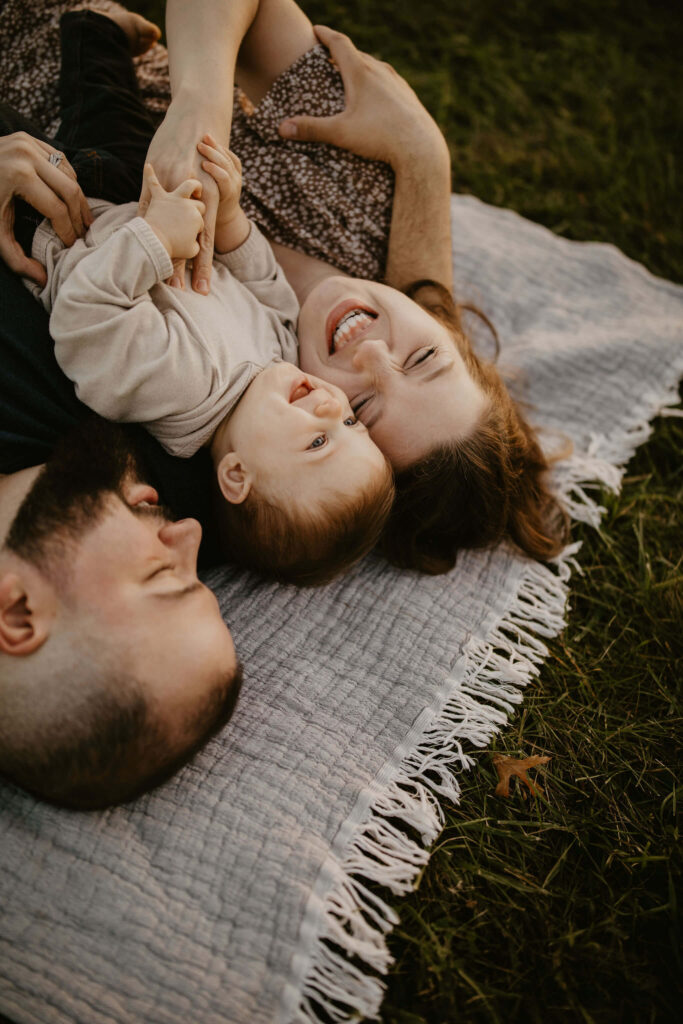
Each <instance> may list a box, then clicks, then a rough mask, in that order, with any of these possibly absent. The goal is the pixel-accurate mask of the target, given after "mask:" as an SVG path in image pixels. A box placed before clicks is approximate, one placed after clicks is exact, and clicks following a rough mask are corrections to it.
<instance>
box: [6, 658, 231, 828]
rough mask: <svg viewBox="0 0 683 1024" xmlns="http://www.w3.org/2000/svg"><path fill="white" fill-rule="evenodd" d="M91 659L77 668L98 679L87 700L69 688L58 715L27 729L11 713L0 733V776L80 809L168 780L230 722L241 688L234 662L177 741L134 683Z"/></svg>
mask: <svg viewBox="0 0 683 1024" xmlns="http://www.w3.org/2000/svg"><path fill="white" fill-rule="evenodd" d="M90 661H91V659H90V657H86V658H85V659H84V662H83V663H82V670H83V671H84V672H85V673H88V672H90V673H92V672H95V673H97V674H98V676H99V678H98V679H97V681H96V685H94V686H93V685H90V686H89V687H88V692H87V694H86V695H85V696H82V695H81V694H79V693H78V691H75V690H74V687H71V689H70V691H69V693H68V695H67V699H66V700H65V701H63V702H60V708H59V714H57V715H50V716H46V715H38V716H35V715H34V716H33V717H32V718H31V721H30V724H29V725H28V726H27V724H26V716H22V715H18V716H17V720H16V721H14V722H13V721H12V718H13V717H14V716H13V715H12V710H11V708H10V709H9V715H8V716H5V721H4V722H3V724H2V727H0V735H1V740H0V772H2V774H3V775H4V776H5V777H6V778H8V779H10V780H11V781H12V782H14V783H16V784H17V785H18V786H21V787H22V788H23V789H26V790H28V791H29V792H31V793H33V794H35V795H36V796H38V797H40V798H41V799H43V800H48V801H50V802H52V803H56V804H58V805H59V806H62V807H70V808H73V809H77V810H93V809H97V808H104V807H108V806H111V805H112V804H120V803H125V802H127V801H128V800H132V799H134V798H135V797H137V796H139V795H140V794H142V793H144V792H146V791H147V790H149V789H152V788H154V787H155V786H158V785H159V784H160V783H162V782H164V781H165V780H166V779H168V778H169V777H170V776H171V775H173V773H174V772H176V771H177V770H178V769H179V768H181V767H182V766H183V765H184V764H186V763H187V762H188V761H189V760H190V759H191V758H192V757H193V756H194V754H195V753H196V752H197V751H198V750H199V748H200V747H202V746H203V745H204V744H205V743H206V742H207V741H208V740H209V739H210V738H211V737H212V736H214V735H215V734H216V733H217V732H219V731H220V730H221V729H222V728H223V726H224V725H225V724H226V723H227V722H228V720H229V719H230V717H231V715H232V713H233V710H234V708H235V705H236V703H237V698H238V696H239V692H240V687H241V684H242V668H241V665H240V664H239V663H238V665H237V667H236V668H234V669H233V668H232V667H231V668H230V671H229V672H226V673H225V675H224V676H223V677H222V678H219V679H217V680H216V684H215V686H214V687H213V689H212V690H211V691H210V693H209V694H208V696H207V697H206V698H205V700H204V701H203V703H202V704H201V706H200V707H198V708H197V710H196V712H195V714H194V715H193V717H192V719H191V720H189V721H187V722H185V723H184V725H183V730H182V739H181V740H180V742H179V741H178V738H177V735H176V738H175V739H173V740H172V739H171V735H170V731H169V728H168V727H167V724H166V723H165V721H164V718H163V715H162V714H161V713H160V709H158V708H155V707H153V706H151V705H150V703H149V702H148V701H146V700H145V698H144V697H143V695H142V690H141V687H140V686H139V685H138V684H137V682H136V681H135V680H134V679H132V678H128V677H125V676H122V675H118V676H117V675H116V674H110V673H108V672H106V669H105V672H103V670H102V664H101V652H100V655H99V657H98V664H97V665H94V666H93V665H92V664H91V663H90ZM105 673H106V675H105ZM90 681H91V684H92V677H91V680H90ZM8 719H9V720H8ZM36 719H37V720H36Z"/></svg>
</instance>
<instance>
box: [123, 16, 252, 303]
mask: <svg viewBox="0 0 683 1024" xmlns="http://www.w3.org/2000/svg"><path fill="white" fill-rule="evenodd" d="M257 6H258V3H257V0H231V2H227V0H168V3H167V5H166V37H167V41H168V57H169V69H170V76H171V97H172V98H171V104H170V106H169V108H168V111H167V113H166V116H165V118H164V120H163V121H162V123H161V125H160V126H159V128H158V129H157V132H156V134H155V136H154V138H153V140H152V143H151V145H150V148H149V151H148V154H147V160H148V162H150V163H151V164H152V165H153V166H154V169H155V171H156V173H157V176H158V178H159V181H160V182H161V184H162V185H163V186H164V188H166V189H169V190H170V189H174V188H175V187H176V186H177V185H179V184H180V182H181V181H184V180H186V179H187V178H197V179H198V180H199V181H200V182H201V185H202V200H203V201H204V204H205V206H206V214H205V217H204V230H203V232H202V235H201V237H200V240H199V246H200V249H199V254H198V255H197V256H196V257H195V259H194V261H193V268H192V286H193V288H194V289H195V291H198V292H203V293H207V292H208V291H209V287H210V281H211V261H212V259H213V248H214V231H215V223H216V212H217V209H218V188H217V186H216V182H215V181H214V180H213V178H212V177H211V176H210V175H209V174H207V173H206V171H205V170H204V169H203V167H202V159H203V158H202V156H201V154H199V153H198V152H197V143H198V142H199V140H200V139H201V138H203V137H204V136H205V135H207V134H208V135H211V136H213V137H214V138H215V139H217V140H218V141H219V142H220V143H222V144H223V145H226V146H227V145H228V142H229V138H230V125H231V120H232V97H233V86H234V76H235V63H236V60H237V52H238V49H239V45H240V43H241V41H242V37H243V36H244V34H245V32H246V31H247V29H248V27H249V25H250V23H251V21H252V19H253V17H254V14H255V13H256V9H257ZM149 199H150V196H149V192H148V190H147V189H146V188H144V187H143V191H142V195H141V197H140V213H141V214H144V213H145V211H146V209H147V206H148V204H149ZM183 278H184V263H182V262H181V263H176V264H175V270H174V275H173V281H172V283H174V284H176V285H177V286H178V287H182V282H183Z"/></svg>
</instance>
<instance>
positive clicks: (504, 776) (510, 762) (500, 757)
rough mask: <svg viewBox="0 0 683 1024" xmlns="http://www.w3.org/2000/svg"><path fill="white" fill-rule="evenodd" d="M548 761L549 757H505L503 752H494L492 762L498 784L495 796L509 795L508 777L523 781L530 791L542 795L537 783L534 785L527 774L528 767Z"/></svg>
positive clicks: (534, 766)
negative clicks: (496, 773)
mask: <svg viewBox="0 0 683 1024" xmlns="http://www.w3.org/2000/svg"><path fill="white" fill-rule="evenodd" d="M548 761H550V758H549V757H545V756H537V755H534V756H533V757H524V758H521V759H520V758H517V757H506V756H505V754H495V755H494V758H493V763H494V765H495V766H496V771H497V772H498V779H499V780H500V781H499V782H498V785H497V786H496V796H510V779H512V778H513V777H514V778H517V779H519V781H520V782H523V783H524V785H525V786H526V787H527V789H528V790H530V792H532V793H533V794H534V796H536V795H537V794H541V796H542V795H543V790H542V789H541V787H540V786H539V785H534V783H533V782H532V781H531V779H530V778H529V777H528V775H527V771H528V769H529V768H536V767H537V766H538V765H539V764H547V763H548Z"/></svg>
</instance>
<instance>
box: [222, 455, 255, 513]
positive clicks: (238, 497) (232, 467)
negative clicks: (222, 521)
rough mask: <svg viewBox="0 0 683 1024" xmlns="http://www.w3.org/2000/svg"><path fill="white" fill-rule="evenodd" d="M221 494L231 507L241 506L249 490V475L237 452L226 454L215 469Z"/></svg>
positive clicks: (250, 481)
mask: <svg viewBox="0 0 683 1024" xmlns="http://www.w3.org/2000/svg"><path fill="white" fill-rule="evenodd" d="M216 473H217V476H218V486H219V487H220V489H221V494H222V495H223V497H224V498H225V500H226V501H229V502H230V504H231V505H241V504H242V502H243V501H244V500H245V499H246V497H247V495H248V494H249V491H250V490H251V484H252V480H251V474H250V473H249V470H248V469H247V468H246V466H244V465H243V464H242V462H240V457H239V455H238V454H237V452H227V453H226V454H225V455H224V456H223V458H222V459H221V461H220V462H219V463H218V466H217V468H216Z"/></svg>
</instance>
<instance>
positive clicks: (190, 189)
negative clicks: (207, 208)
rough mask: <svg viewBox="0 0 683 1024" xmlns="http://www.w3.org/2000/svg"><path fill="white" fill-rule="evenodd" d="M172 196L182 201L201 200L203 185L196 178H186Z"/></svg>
mask: <svg viewBox="0 0 683 1024" xmlns="http://www.w3.org/2000/svg"><path fill="white" fill-rule="evenodd" d="M171 194H172V195H174V196H178V197H179V198H180V199H196V200H199V199H200V198H201V194H202V183H201V181H198V180H197V179H196V178H186V180H185V181H181V182H180V184H179V185H178V187H177V188H174V190H173V192H172V193H171Z"/></svg>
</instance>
